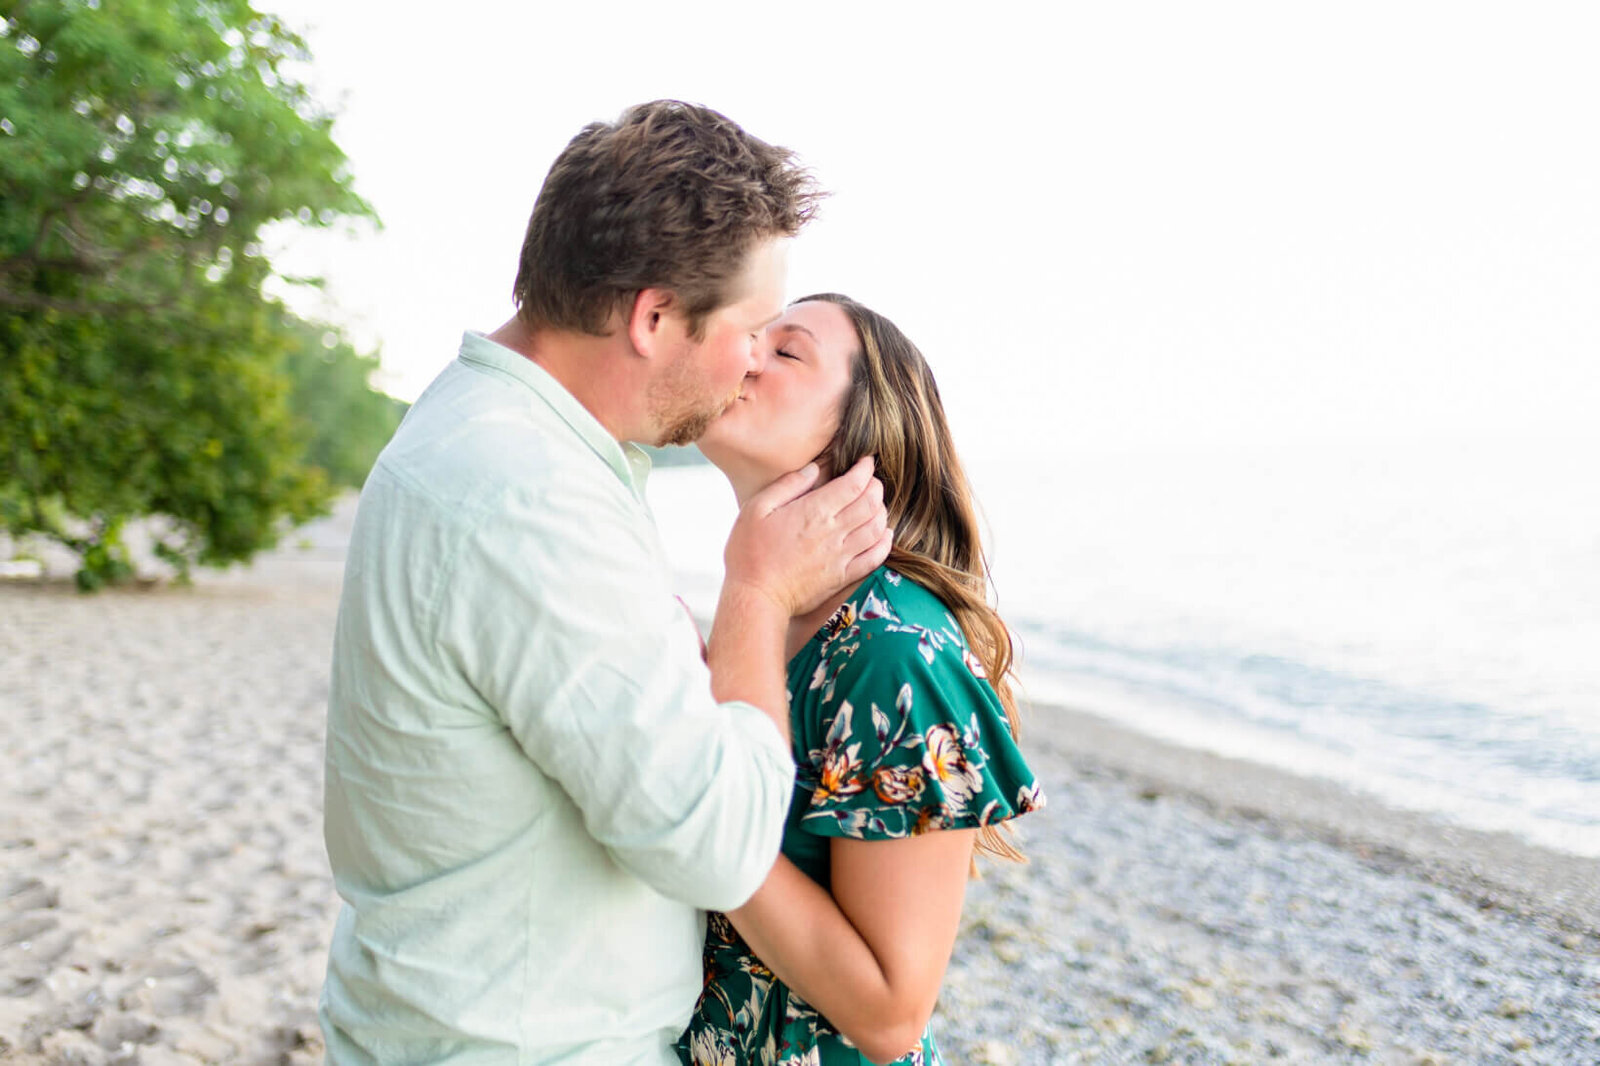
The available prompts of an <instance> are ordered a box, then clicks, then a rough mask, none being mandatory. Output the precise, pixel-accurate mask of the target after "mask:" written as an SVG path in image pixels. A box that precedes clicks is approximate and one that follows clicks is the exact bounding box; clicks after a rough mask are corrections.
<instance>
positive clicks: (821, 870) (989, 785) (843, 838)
mask: <svg viewBox="0 0 1600 1066" xmlns="http://www.w3.org/2000/svg"><path fill="white" fill-rule="evenodd" d="M766 343H767V345H768V346H769V358H768V362H767V366H766V369H765V370H764V371H763V372H762V373H761V374H760V375H757V376H755V377H752V378H750V379H749V380H748V381H747V383H746V386H745V391H744V393H743V395H742V396H741V398H740V399H739V401H737V402H736V403H735V404H734V405H733V406H732V407H731V408H730V409H729V410H728V411H727V413H725V414H724V415H722V416H721V417H720V418H719V419H718V420H717V421H716V422H714V423H713V424H712V425H711V427H710V429H708V430H707V431H706V433H705V434H704V436H702V437H701V438H700V442H699V443H700V448H701V450H702V451H703V452H704V453H705V454H706V456H707V458H709V459H710V460H711V461H712V462H713V463H714V464H716V465H717V466H718V467H719V468H720V469H721V470H722V471H723V472H724V473H725V474H726V475H727V476H728V479H729V480H730V481H731V482H732V484H733V488H734V491H735V493H736V494H737V495H738V497H739V501H740V503H741V505H742V504H743V502H744V501H745V500H747V499H749V498H750V496H752V495H753V494H755V493H756V492H759V491H760V490H761V489H762V488H763V487H765V486H766V485H768V484H770V483H771V482H772V481H773V480H775V479H776V478H777V477H779V476H781V475H782V474H783V473H784V472H786V471H789V470H793V469H796V468H798V467H800V466H803V465H805V464H806V463H807V462H809V461H811V460H812V459H816V460H817V461H818V462H819V463H820V464H821V465H822V467H823V473H824V475H825V476H826V475H827V474H829V473H830V472H835V471H840V470H845V469H848V468H849V467H850V465H851V464H853V463H854V462H856V460H858V459H859V458H861V457H862V456H864V455H873V456H876V458H877V474H878V477H879V479H880V480H881V481H882V482H883V486H884V502H885V504H886V506H887V508H888V512H889V522H890V524H891V526H892V527H893V528H894V530H895V548H894V551H893V552H892V553H891V555H890V556H889V559H888V562H887V563H886V564H885V565H884V566H883V567H880V568H879V569H878V570H877V571H875V572H874V573H873V574H871V575H870V576H869V577H868V578H867V580H866V581H865V582H863V583H862V584H861V585H859V586H857V587H854V588H843V589H840V590H838V592H837V593H836V594H835V595H833V596H832V597H830V598H829V599H828V600H827V601H826V602H824V603H823V604H822V605H821V606H820V607H818V608H817V610H815V611H814V612H812V613H810V614H808V615H806V616H804V617H799V618H795V619H794V620H793V621H792V622H791V624H790V628H789V644H788V653H789V655H790V660H789V671H788V689H789V697H790V726H791V731H792V741H793V747H794V755H795V761H796V763H797V764H798V773H797V781H796V788H795V795H794V799H793V801H792V803H791V805H790V810H789V822H788V826H787V828H786V829H785V833H784V842H783V853H784V859H780V861H779V863H778V865H777V866H776V867H775V868H774V870H773V873H772V875H771V876H769V878H768V880H767V882H766V884H765V885H763V886H762V888H761V890H760V891H759V892H757V893H756V895H755V897H754V898H753V899H751V900H750V902H749V903H747V904H746V905H745V906H743V907H741V908H739V909H738V910H737V911H733V912H731V913H729V914H727V915H720V914H713V915H712V916H711V919H710V923H709V925H710V928H709V934H708V937H707V942H706V949H705V964H706V987H705V991H704V993H703V994H702V996H701V998H700V1002H699V1004H698V1005H697V1006H696V1009H695V1016H694V1020H693V1022H692V1023H691V1024H690V1027H689V1029H688V1031H687V1032H685V1033H684V1036H683V1039H682V1041H681V1042H680V1052H681V1053H682V1055H683V1057H684V1059H685V1061H687V1062H690V1063H693V1064H695V1066H703V1064H710V1063H714V1064H717V1066H724V1064H734V1063H762V1064H767V1063H780V1064H805V1066H834V1064H850V1066H856V1064H859V1063H862V1062H874V1063H883V1062H890V1061H892V1062H895V1063H920V1064H928V1063H938V1062H941V1061H942V1060H941V1059H940V1058H939V1052H938V1050H937V1047H936V1045H935V1043H934V1040H933V1036H932V1034H931V1033H930V1032H929V1031H928V1029H927V1024H928V1019H929V1017H930V1015H931V1014H932V1012H933V1004H934V1001H935V999H936V998H937V996H938V990H939V983H940V981H941V980H942V979H943V976H944V971H945V967H946V966H947V965H948V963H949V960H950V952H951V949H952V947H953V945H954V943H955V936H956V929H957V926H958V925H959V922H960V916H961V901H962V896H963V895H964V892H965V886H966V880H967V878H968V876H969V871H970V870H971V868H972V863H973V852H974V850H977V851H984V852H988V853H991V854H995V855H1001V856H1005V857H1008V858H1020V855H1019V854H1018V853H1017V852H1016V850H1015V849H1014V848H1013V847H1012V846H1011V845H1010V844H1009V843H1008V842H1007V840H1006V839H1005V838H1004V837H1003V836H1002V835H1001V833H1000V832H999V831H998V830H997V829H996V828H995V825H996V823H998V822H1000V821H1003V820H1005V819H1008V818H1011V817H1014V816H1016V815H1018V814H1022V813H1025V812H1027V811H1029V810H1033V809H1036V808H1037V807H1040V806H1042V805H1043V803H1044V798H1043V796H1042V794H1041V793H1040V791H1039V786H1038V784H1037V782H1036V781H1035V780H1034V777H1033V774H1032V772H1031V771H1030V770H1029V769H1028V767H1027V765H1026V763H1025V762H1024V761H1023V759H1022V756H1021V754H1020V753H1019V752H1018V750H1017V747H1016V743H1015V740H1014V735H1015V728H1016V713H1015V706H1014V702H1013V700H1012V696H1011V690H1010V685H1009V684H1008V683H1007V680H1006V678H1007V674H1008V671H1009V669H1010V666H1011V642H1010V638H1009V636H1008V635H1007V632H1006V629H1005V626H1004V624H1003V623H1002V622H1001V621H1000V618H999V616H998V615H997V614H996V613H995V611H994V610H993V609H992V608H991V607H989V605H988V602H987V598H986V594H987V589H986V581H985V566H984V561H983V555H982V551H981V547H980V545H979V539H978V525H977V520H976V515H975V514H974V509H973V505H972V499H971V496H970V494H969V492H968V490H967V483H966V478H965V475H964V474H963V473H962V470H961V465H960V463H959V461H958V460H957V458H956V454H955V450H954V448H953V446H952V444H951V441H950V432H949V429H948V427H947V425H946V423H945V418H944V411H943V407H942V406H941V404H940V400H939V393H938V389H937V388H936V387H935V385H934V382H933V377H932V375H931V374H930V373H929V371H928V367H927V364H926V363H925V362H924V361H923V359H922V355H921V353H919V352H918V351H917V349H916V347H915V346H914V345H912V343H911V342H910V341H909V340H907V339H906V337H905V336H904V335H903V334H902V333H901V332H900V331H899V330H898V329H896V328H895V326H894V325H893V323H891V322H889V321H888V320H887V319H885V318H884V317H883V316H881V315H878V314H876V313H874V312H873V311H870V310H868V309H867V308H865V307H863V306H861V305H860V304H858V303H856V302H855V301H853V300H850V299H848V298H846V297H843V296H838V295H835V294H823V295H818V296H810V297H806V298H805V299H803V300H800V301H797V302H796V303H795V304H793V305H791V306H790V308H789V309H788V311H787V312H786V313H785V314H784V316H783V317H782V318H780V319H779V320H778V321H777V322H776V323H774V324H773V325H772V326H770V327H768V330H767V334H766ZM785 860H787V861H785Z"/></svg>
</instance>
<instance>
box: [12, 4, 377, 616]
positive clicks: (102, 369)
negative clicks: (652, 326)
mask: <svg viewBox="0 0 1600 1066" xmlns="http://www.w3.org/2000/svg"><path fill="white" fill-rule="evenodd" d="M0 13H3V22H0V521H3V522H4V524H5V526H6V528H7V529H8V530H9V531H10V532H11V533H13V534H23V533H44V534H46V535H48V536H52V537H55V538H57V539H59V540H61V541H62V542H63V543H65V544H68V545H69V546H71V547H73V548H75V549H76V550H78V551H79V552H80V554H81V556H82V558H83V561H84V568H83V571H82V572H81V573H80V575H79V577H80V582H81V583H82V584H84V585H85V587H92V586H94V585H97V584H99V583H100V582H102V581H105V580H114V579H115V578H117V577H118V576H121V575H122V574H123V573H126V570H127V559H126V554H125V552H124V551H123V549H122V546H121V538H120V534H121V530H122V528H123V526H124V525H125V523H126V522H127V521H129V520H130V519H132V518H135V517H139V516H144V515H164V516H167V518H168V519H169V520H170V521H169V524H170V527H171V530H172V532H171V533H170V535H168V536H166V537H165V538H164V539H163V541H162V543H161V546H160V548H159V549H158V550H160V551H161V552H162V553H163V554H165V555H166V556H167V557H168V558H169V559H171V560H172V561H174V562H175V563H177V564H179V566H180V567H184V568H186V567H187V565H188V564H189V563H190V562H198V563H201V564H209V565H219V564H225V563H228V562H232V561H236V560H241V559H246V558H248V557H249V556H250V555H251V554H252V553H254V552H256V551H259V550H260V549H262V548H264V547H267V546H270V545H271V544H272V543H273V542H274V540H275V539H276V537H277V535H278V534H279V532H280V531H281V530H282V528H283V526H284V524H285V523H286V522H287V523H292V522H298V521H303V520H305V519H306V518H308V517H310V516H312V515H314V514H317V513H319V512H320V511H322V510H324V509H325V507H326V504H327V501H328V499H329V496H330V493H331V491H332V485H333V484H334V483H335V482H336V481H348V480H349V475H348V473H347V470H348V467H349V462H350V461H349V460H348V459H346V458H341V460H340V462H341V463H343V464H344V465H343V466H341V468H340V470H339V471H337V472H334V473H333V476H332V477H330V472H329V471H325V470H323V469H322V468H319V467H318V466H316V465H314V464H313V463H312V462H310V461H308V458H307V454H306V451H307V440H308V438H309V436H310V434H308V433H307V429H306V425H305V423H304V422H303V421H302V420H301V419H300V418H299V417H298V415H297V412H296V411H295V410H294V406H293V404H294V401H295V398H296V390H295V388H294V383H293V380H292V377H291V374H290V370H291V369H292V365H293V363H294V360H295V359H296V358H298V357H299V355H300V353H301V351H302V349H303V348H304V346H305V343H306V337H307V334H308V331H309V330H312V329H315V331H316V335H317V336H318V337H320V336H321V334H322V329H321V328H320V327H311V326H309V325H307V324H305V323H301V322H299V321H298V320H297V319H295V318H294V316H292V315H291V314H289V313H288V312H287V311H286V310H285V309H284V308H283V307H282V306H281V305H279V304H278V303H277V302H275V301H274V300H272V299H270V298H268V297H267V296H266V295H265V293H264V291H263V285H264V284H265V283H266V282H267V281H268V279H269V278H271V277H272V274H273V270H272V266H271V264H270V263H268V262H267V260H266V259H265V257H264V256H263V254H262V251H261V247H260V243H259V241H260V231H261V228H262V227H263V226H265V225H267V224H268V223H271V222H276V221H282V220H294V221H298V222H299V223H302V224H305V225H309V226H327V225H331V224H333V223H334V222H336V221H338V220H340V219H351V218H363V217H364V218H369V219H370V218H372V217H373V215H372V211H371V209H370V208H369V207H368V205H367V204H366V203H365V202H363V201H362V200H361V199H360V197H358V196H357V195H356V194H355V192H354V191H353V189H352V188H351V183H350V178H349V175H348V173H347V171H346V167H345V157H344V154H343V153H342V152H341V151H340V149H339V148H338V146H337V145H336V144H335V143H334V141H333V138H332V119H331V117H330V116H328V115H327V114H326V113H325V112H323V111H322V110H320V109H319V108H318V106H317V105H316V103H315V102H314V101H313V100H312V99H311V97H310V95H309V93H308V92H307V90H306V89H305V88H304V86H303V85H302V84H301V83H300V82H298V81H297V80H296V79H295V77H294V76H293V73H292V71H293V69H294V67H295V66H296V64H303V63H305V62H306V61H307V60H308V59H309V56H308V55H307V53H306V49H305V46H304V43H303V42H302V41H301V40H300V38H298V37H297V36H296V35H295V34H293V33H291V32H290V31H289V30H288V29H286V28H285V27H284V26H283V24H282V23H281V22H279V21H278V20H277V19H276V18H274V17H273V16H271V15H266V14H262V13H260V12H257V11H255V10H254V9H253V8H252V7H251V6H250V5H249V4H248V3H246V2H243V0H104V2H101V0H22V2H16V0H4V2H0ZM349 354H350V355H352V356H353V353H349ZM369 369H370V368H369ZM301 396H302V398H303V397H304V393H303V392H302V393H301ZM327 414H328V412H326V411H320V412H318V415H319V417H323V416H326V415H327Z"/></svg>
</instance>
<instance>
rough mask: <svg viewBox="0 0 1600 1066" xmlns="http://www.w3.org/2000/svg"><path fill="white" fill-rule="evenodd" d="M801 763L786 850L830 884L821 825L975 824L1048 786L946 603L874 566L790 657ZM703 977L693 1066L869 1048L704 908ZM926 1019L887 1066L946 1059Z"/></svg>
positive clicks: (1036, 803) (863, 836)
mask: <svg viewBox="0 0 1600 1066" xmlns="http://www.w3.org/2000/svg"><path fill="white" fill-rule="evenodd" d="M788 681H789V684H788V690H789V700H790V726H791V732H792V736H793V743H794V756H795V762H796V764H797V767H798V770H797V773H796V785H795V791H794V797H793V800H792V802H791V805H790V810H789V821H788V825H787V827H786V828H785V831H784V842H783V851H784V854H785V855H787V856H789V858H790V859H791V860H793V861H794V862H795V864H796V865H797V866H799V867H800V868H801V869H802V870H803V871H804V872H805V873H806V874H808V875H809V876H810V877H811V878H812V879H813V880H816V881H818V882H819V883H820V884H823V885H824V886H826V885H827V883H828V865H829V861H828V848H829V839H830V838H832V837H850V838H853V839H856V840H891V839H896V838H901V837H907V836H913V835H916V834H919V833H927V832H933V831H935V830H939V829H951V828H975V827H979V826H985V825H992V824H994V823H995V822H1000V821H1004V820H1006V819H1008V818H1013V817H1016V816H1017V815H1019V814H1025V813H1027V812H1028V811H1033V810H1038V809H1039V808H1041V807H1043V806H1044V803H1045V797H1044V793H1043V791H1042V790H1041V789H1040V787H1039V783H1038V781H1037V780H1035V778H1034V775H1033V773H1032V771H1031V770H1030V769H1029V768H1028V766H1027V764H1026V762H1025V761H1024V760H1023V758H1022V754H1021V752H1020V751H1019V750H1018V749H1017V746H1016V743H1015V740H1014V739H1013V737H1012V733H1011V728H1010V724H1009V722H1008V721H1007V719H1006V715H1005V710H1004V708H1003V707H1002V706H1001V704H1000V701H999V698H998V696H996V695H995V692H994V688H993V687H992V686H991V685H990V684H989V682H988V680H987V678H986V677H985V676H984V671H983V668H982V664H981V663H980V662H979V661H978V659H977V656H976V655H974V654H973V653H972V651H971V649H970V648H969V647H968V646H967V642H966V638H965V636H964V635H963V634H962V632H961V627H960V626H959V625H958V624H957V623H956V621H955V618H954V616H952V615H951V613H950V612H949V610H948V609H947V608H946V607H945V606H944V604H943V603H941V602H940V601H939V600H938V599H937V598H935V597H934V596H933V595H932V594H931V593H929V592H928V591H927V590H926V589H923V588H922V587H921V586H920V585H917V584H916V583H915V582H912V581H907V580H905V579H904V578H903V577H902V576H901V575H900V574H898V573H896V572H895V571H893V570H890V569H888V568H886V567H880V568H879V569H878V570H877V571H875V572H874V573H873V574H872V575H871V576H869V577H868V579H867V580H866V581H865V582H863V584H862V585H861V586H860V587H859V588H857V589H856V590H855V592H854V593H852V595H851V596H850V598H849V600H848V601H846V603H845V604H844V605H843V606H841V607H840V608H839V610H838V611H836V612H834V614H833V616H832V617H831V618H829V619H828V621H827V622H826V623H824V624H823V626H822V627H821V628H820V629H819V630H818V632H817V634H816V636H815V638H814V639H813V640H812V641H810V642H809V643H808V644H807V645H806V646H805V647H804V648H802V649H801V650H800V652H798V653H797V654H796V655H795V657H794V658H793V659H792V660H790V663H789V678H788ZM707 924H708V931H707V936H706V946H705V970H706V984H705V989H704V991H703V992H702V994H701V997H700V1002H699V1003H698V1004H697V1006H696V1008H695V1015H694V1020H693V1022H692V1023H691V1025H690V1027H689V1030H688V1031H687V1032H686V1033H684V1036H683V1038H682V1040H681V1041H680V1042H679V1046H678V1050H679V1054H680V1056H681V1057H682V1058H683V1061H684V1062H685V1063H689V1064H692V1066H745V1064H750V1066H861V1064H865V1063H866V1062H867V1061H868V1060H867V1059H866V1058H865V1057H864V1056H862V1055H861V1053H860V1052H859V1051H858V1050H856V1048H855V1046H854V1045H853V1044H851V1043H850V1041H849V1040H848V1039H846V1038H845V1037H844V1036H843V1035H842V1034H840V1033H839V1032H838V1031H837V1030H835V1029H834V1028H833V1027H832V1026H831V1025H830V1024H829V1023H828V1021H827V1019H826V1018H824V1017H822V1015H820V1014H819V1013H818V1012H817V1011H816V1010H815V1009H814V1008H812V1007H811V1006H810V1005H809V1004H807V1003H806V1002H805V1001H804V1000H803V999H802V998H801V997H800V996H799V995H797V994H796V993H794V992H793V991H791V990H790V989H789V988H788V987H787V986H786V985H784V984H783V982H781V981H779V980H778V979H777V978H776V977H775V976H774V975H773V974H772V972H771V971H770V970H769V969H767V967H766V966H764V965H762V963H761V962H760V960H759V959H757V958H756V957H755V955H754V954H752V953H751V952H750V949H749V947H748V946H747V945H746V944H745V943H744V941H743V938H741V937H740V936H739V934H738V932H737V931H736V930H735V929H734V928H733V926H732V924H731V923H730V922H729V921H728V920H727V918H726V917H724V916H723V915H720V914H713V915H711V916H710V918H709V921H708V923H707ZM942 1063H943V1060H942V1059H941V1058H940V1056H939V1050H938V1045H937V1043H936V1042H935V1041H934V1039H933V1034H932V1031H931V1030H930V1031H929V1032H926V1033H924V1034H923V1037H922V1039H921V1041H920V1042H919V1043H918V1045H917V1046H916V1047H915V1048H913V1049H910V1050H908V1053H907V1054H906V1055H905V1056H903V1057H901V1058H899V1059H896V1060H895V1064H894V1066H942Z"/></svg>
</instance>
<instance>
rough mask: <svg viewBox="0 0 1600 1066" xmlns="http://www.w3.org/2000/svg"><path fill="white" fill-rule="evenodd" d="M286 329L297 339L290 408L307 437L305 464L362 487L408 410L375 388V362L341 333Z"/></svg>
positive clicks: (337, 481)
mask: <svg viewBox="0 0 1600 1066" xmlns="http://www.w3.org/2000/svg"><path fill="white" fill-rule="evenodd" d="M287 328H288V330H289V331H290V332H291V333H293V334H294V335H295V337H296V338H297V340H298V343H297V344H295V345H294V347H293V348H292V349H291V350H290V352H289V357H288V361H287V364H286V369H287V372H288V375H289V380H290V382H291V384H292V389H291V392H290V397H289V403H290V407H291V408H292V409H293V410H294V413H295V415H296V416H297V417H299V418H300V420H301V421H302V422H303V423H304V424H305V426H306V429H307V431H308V432H309V436H308V437H307V438H306V460H307V462H309V463H311V464H312V465H313V466H315V467H317V468H319V469H321V470H322V471H323V472H325V473H326V474H327V476H328V479H329V481H331V482H332V483H333V484H334V485H336V486H340V487H345V488H360V487H361V484H362V482H364V481H366V479H367V471H368V470H370V469H371V468H372V461H373V459H374V458H376V456H377V454H378V452H380V451H381V450H382V449H383V446H384V445H385V444H387V443H388V442H389V438H390V437H392V436H393V435H394V431H395V427H396V426H398V425H399V424H400V419H401V417H402V416H403V415H404V414H405V411H406V407H407V406H408V405H407V404H405V403H403V402H402V401H400V400H397V399H395V398H394V397H392V396H385V395H384V394H383V393H381V392H376V391H374V390H373V389H372V387H371V385H370V384H369V382H370V381H371V377H372V374H373V372H374V371H376V370H377V369H378V359H377V357H376V356H371V355H361V354H360V353H358V352H357V351H356V350H355V348H353V347H351V345H350V343H349V341H347V340H345V338H344V337H343V336H341V335H340V334H339V332H338V331H336V330H331V329H325V328H323V327H320V326H316V325H314V324H312V323H308V322H299V321H291V322H289V323H287Z"/></svg>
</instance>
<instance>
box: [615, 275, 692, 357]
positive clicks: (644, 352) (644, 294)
mask: <svg viewBox="0 0 1600 1066" xmlns="http://www.w3.org/2000/svg"><path fill="white" fill-rule="evenodd" d="M677 312H678V294H677V293H675V292H673V291H672V290H671V289H640V290H639V291H638V292H636V293H634V294H633V307H632V308H630V309H629V311H628V340H629V342H630V343H632V345H633V350H634V352H636V353H637V354H639V355H641V356H643V357H644V358H646V359H654V358H655V357H656V356H657V355H659V354H660V353H661V352H662V351H663V349H664V348H665V347H666V345H668V344H669V343H671V342H673V341H674V340H675V339H677V337H678V335H679V334H681V333H682V329H681V328H680V327H679V322H678V319H679V315H678V313H677Z"/></svg>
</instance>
